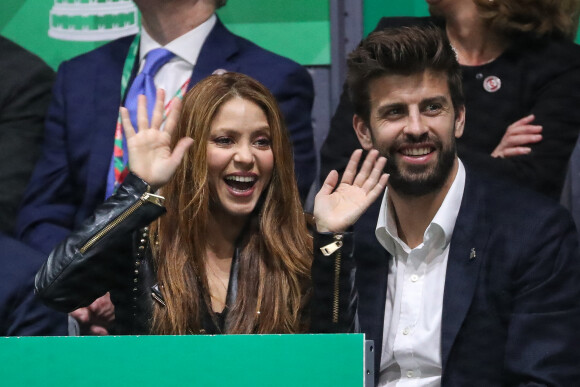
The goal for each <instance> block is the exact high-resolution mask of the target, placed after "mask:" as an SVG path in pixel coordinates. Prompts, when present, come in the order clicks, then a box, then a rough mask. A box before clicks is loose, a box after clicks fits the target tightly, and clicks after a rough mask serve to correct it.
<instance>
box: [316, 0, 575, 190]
mask: <svg viewBox="0 0 580 387" xmlns="http://www.w3.org/2000/svg"><path fill="white" fill-rule="evenodd" d="M427 2H428V4H429V11H430V13H431V14H432V15H433V16H432V17H428V18H411V17H408V18H383V19H381V21H380V22H379V24H378V26H377V28H376V31H380V30H382V29H384V28H387V27H399V26H411V25H426V24H431V23H434V24H435V25H437V26H438V27H439V28H440V29H441V30H442V31H444V32H445V33H446V35H447V36H448V38H449V41H450V43H451V45H452V47H453V49H454V51H455V53H456V55H457V59H458V61H459V63H460V65H461V71H462V79H463V91H464V94H465V105H466V109H467V116H468V117H469V119H468V120H467V124H466V127H465V131H464V133H463V136H462V137H461V138H459V139H458V140H457V146H458V154H459V157H460V158H461V159H462V160H463V161H464V162H465V163H466V165H469V166H471V167H472V168H474V169H475V170H478V171H480V172H485V173H488V174H490V175H493V176H496V177H501V178H505V179H508V180H511V181H515V182H517V183H518V184H521V185H523V186H526V187H530V188H532V189H534V190H536V191H538V192H540V193H543V194H545V195H547V196H549V197H551V198H553V199H555V200H558V199H559V197H560V193H561V190H562V186H563V182H564V177H565V173H566V166H567V163H568V159H569V157H570V154H571V152H572V148H573V146H574V143H575V142H576V138H577V137H578V132H579V130H580V110H579V109H577V106H579V105H580V47H579V46H577V45H575V44H574V43H572V39H573V38H574V36H575V33H576V27H577V22H578V14H579V9H580V1H578V0H563V1H553V0H527V1H526V0H427ZM352 115H353V108H352V104H351V102H350V101H349V99H348V95H347V91H346V90H345V92H344V93H343V95H342V98H341V102H340V104H339V106H338V108H337V110H336V113H335V115H334V117H333V119H332V121H331V128H330V131H329V134H328V137H327V138H326V141H325V143H324V145H323V147H322V149H321V176H326V174H327V173H328V172H329V171H330V170H332V169H336V170H338V171H341V170H343V169H344V167H345V165H346V163H347V160H348V158H349V155H350V154H351V153H352V151H353V150H354V149H355V148H356V147H357V146H358V141H357V139H356V136H355V135H354V132H353V131H352V130H351V126H352Z"/></svg>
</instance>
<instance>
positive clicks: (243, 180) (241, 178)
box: [226, 176, 256, 183]
mask: <svg viewBox="0 0 580 387" xmlns="http://www.w3.org/2000/svg"><path fill="white" fill-rule="evenodd" d="M255 179H256V178H255V177H251V176H226V180H231V181H237V182H239V183H251V182H253V181H254V180H255Z"/></svg>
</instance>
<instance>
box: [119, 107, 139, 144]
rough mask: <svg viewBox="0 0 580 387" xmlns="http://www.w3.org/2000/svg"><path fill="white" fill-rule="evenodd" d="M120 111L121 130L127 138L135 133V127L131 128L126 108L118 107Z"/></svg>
mask: <svg viewBox="0 0 580 387" xmlns="http://www.w3.org/2000/svg"><path fill="white" fill-rule="evenodd" d="M119 112H120V113H121V123H122V124H123V131H124V132H125V137H126V138H127V140H129V139H130V138H131V137H133V136H134V135H135V129H133V124H132V123H131V118H130V117H129V111H128V110H127V108H124V107H121V108H119Z"/></svg>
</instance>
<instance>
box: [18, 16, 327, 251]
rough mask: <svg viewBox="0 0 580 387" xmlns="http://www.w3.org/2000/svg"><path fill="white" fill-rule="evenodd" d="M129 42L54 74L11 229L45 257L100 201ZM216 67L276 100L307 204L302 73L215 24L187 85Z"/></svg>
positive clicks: (310, 160) (307, 96) (307, 83)
mask: <svg viewBox="0 0 580 387" xmlns="http://www.w3.org/2000/svg"><path fill="white" fill-rule="evenodd" d="M132 40H133V37H132V36H130V37H126V38H122V39H119V40H116V41H113V42H111V43H109V44H106V45H104V46H102V47H100V48H98V49H96V50H93V51H91V52H89V53H86V54H84V55H81V56H79V57H76V58H74V59H72V60H70V61H66V62H64V63H62V64H61V66H60V68H59V71H58V74H57V80H56V83H55V86H54V89H53V100H52V103H51V106H50V108H49V111H48V117H47V121H46V136H45V143H44V146H43V151H42V155H41V158H40V160H39V162H38V163H37V166H36V169H35V171H34V173H33V175H32V178H31V182H30V184H29V186H28V188H27V190H26V193H25V196H24V201H23V204H22V208H21V212H20V214H19V217H18V221H17V226H16V233H17V236H18V237H19V238H20V239H22V240H23V241H25V242H27V243H28V244H30V245H31V246H34V247H36V248H38V249H40V250H41V251H44V252H46V253H49V252H50V251H51V250H52V248H53V247H54V246H55V245H56V244H57V243H58V242H60V241H61V240H63V239H64V238H65V237H66V236H67V235H68V234H69V232H70V231H71V230H72V229H73V228H75V227H76V226H77V225H78V224H79V223H80V222H82V221H83V220H84V219H85V218H87V217H88V216H90V215H91V214H92V212H93V210H94V209H95V208H96V206H97V205H98V204H100V203H102V202H103V201H104V198H105V185H106V181H107V172H108V168H109V163H110V161H111V155H112V152H113V139H114V133H115V123H116V120H117V115H118V110H119V106H120V105H121V99H120V89H121V73H122V70H123V64H124V61H125V58H126V56H127V52H128V50H129V46H130V44H131V41H132ZM216 69H225V70H228V71H235V72H241V73H244V74H247V75H249V76H251V77H253V78H255V79H257V80H258V81H260V82H261V83H263V84H264V85H265V86H266V87H268V89H270V91H271V92H272V93H273V94H274V96H275V97H276V99H277V101H278V103H279V104H280V108H281V110H282V113H283V114H284V116H285V118H286V121H287V125H288V131H289V134H290V139H291V141H292V144H293V150H294V163H295V169H296V175H297V179H298V186H299V189H300V193H301V195H302V197H303V199H304V198H305V197H306V195H307V193H308V190H309V188H310V185H311V183H312V182H313V181H314V176H315V173H316V170H315V168H312V166H313V165H315V162H316V155H315V151H314V140H313V133H312V124H311V111H312V102H313V97H314V91H313V85H312V79H311V77H310V75H309V74H308V72H307V71H306V69H304V68H303V67H302V66H300V65H298V64H297V63H295V62H293V61H291V60H289V59H286V58H283V57H281V56H278V55H276V54H273V53H271V52H269V51H266V50H264V49H262V48H260V47H258V46H257V45H255V44H253V43H251V42H250V41H248V40H246V39H243V38H241V37H239V36H236V35H234V34H232V33H231V32H229V31H228V30H227V29H226V28H225V27H224V25H223V24H222V23H221V22H220V21H219V19H218V21H217V23H216V25H215V26H214V28H213V29H212V31H211V32H210V34H209V36H208V37H207V39H206V41H205V43H204V44H203V46H202V49H201V52H200V55H199V59H198V62H197V64H196V65H195V68H194V71H193V74H192V81H191V82H190V87H191V86H193V85H194V84H196V83H197V82H198V81H199V80H201V79H203V78H205V77H206V76H208V75H211V74H212V73H213V72H214V71H215V70H216Z"/></svg>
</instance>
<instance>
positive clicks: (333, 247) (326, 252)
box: [320, 240, 342, 257]
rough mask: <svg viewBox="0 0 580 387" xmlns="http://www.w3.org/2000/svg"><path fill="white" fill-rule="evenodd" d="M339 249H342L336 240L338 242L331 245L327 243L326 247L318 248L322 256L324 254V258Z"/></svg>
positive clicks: (340, 242) (339, 241)
mask: <svg viewBox="0 0 580 387" xmlns="http://www.w3.org/2000/svg"><path fill="white" fill-rule="evenodd" d="M341 247H342V241H341V240H338V241H334V242H332V243H329V244H327V245H326V246H322V247H321V248H320V251H322V254H324V256H326V257H328V256H329V255H331V254H332V253H334V252H335V251H336V250H338V249H340V248H341Z"/></svg>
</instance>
